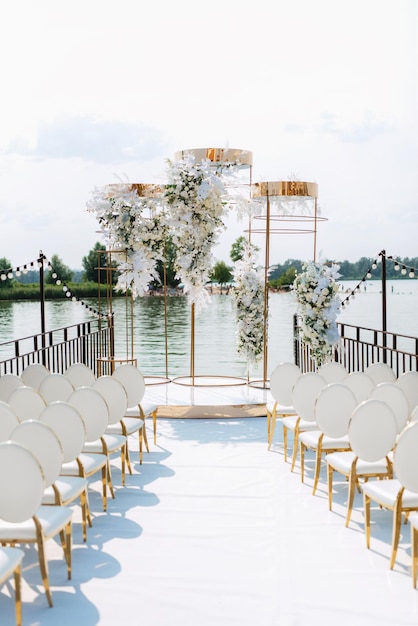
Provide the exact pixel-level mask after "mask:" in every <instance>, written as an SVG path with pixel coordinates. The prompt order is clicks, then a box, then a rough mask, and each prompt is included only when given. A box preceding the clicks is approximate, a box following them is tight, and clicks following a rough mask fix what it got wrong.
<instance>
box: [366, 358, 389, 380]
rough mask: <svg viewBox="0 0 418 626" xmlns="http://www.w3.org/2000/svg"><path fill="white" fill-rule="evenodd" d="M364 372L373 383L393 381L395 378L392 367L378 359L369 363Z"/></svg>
mask: <svg viewBox="0 0 418 626" xmlns="http://www.w3.org/2000/svg"><path fill="white" fill-rule="evenodd" d="M364 373H365V374H367V376H370V378H371V379H372V381H373V382H374V384H375V385H378V384H379V383H394V382H395V380H396V374H395V372H394V371H393V369H392V368H391V367H390V366H389V365H388V364H387V363H383V362H380V361H376V363H371V364H370V365H369V366H368V367H366V369H365V370H364Z"/></svg>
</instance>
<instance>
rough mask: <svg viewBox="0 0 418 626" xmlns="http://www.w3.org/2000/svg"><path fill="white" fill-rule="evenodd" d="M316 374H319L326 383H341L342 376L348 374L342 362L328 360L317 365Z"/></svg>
mask: <svg viewBox="0 0 418 626" xmlns="http://www.w3.org/2000/svg"><path fill="white" fill-rule="evenodd" d="M318 374H321V376H322V377H323V378H325V380H326V381H327V383H342V381H343V380H344V378H346V376H348V371H347V369H346V368H345V367H344V365H343V364H342V363H338V362H337V361H328V363H324V365H321V367H319V369H318Z"/></svg>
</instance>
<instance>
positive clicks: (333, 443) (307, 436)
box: [299, 430, 350, 451]
mask: <svg viewBox="0 0 418 626" xmlns="http://www.w3.org/2000/svg"><path fill="white" fill-rule="evenodd" d="M321 435H322V431H321V430H305V431H304V432H303V433H300V435H299V441H302V442H303V443H304V444H305V446H306V447H308V448H314V449H316V448H317V447H318V442H319V438H320V437H321ZM321 447H322V449H323V450H325V451H326V450H350V442H349V440H348V435H346V436H345V437H328V436H327V435H325V436H324V437H323V438H322V443H321Z"/></svg>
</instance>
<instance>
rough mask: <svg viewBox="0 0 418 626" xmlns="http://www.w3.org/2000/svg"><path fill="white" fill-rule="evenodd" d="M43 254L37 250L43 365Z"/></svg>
mask: <svg viewBox="0 0 418 626" xmlns="http://www.w3.org/2000/svg"><path fill="white" fill-rule="evenodd" d="M44 258H45V257H44V254H43V252H42V250H40V251H39V259H38V265H39V291H40V294H39V295H40V304H41V334H42V364H43V365H45V364H46V363H45V276H44Z"/></svg>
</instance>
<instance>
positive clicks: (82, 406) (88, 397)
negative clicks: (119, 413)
mask: <svg viewBox="0 0 418 626" xmlns="http://www.w3.org/2000/svg"><path fill="white" fill-rule="evenodd" d="M68 404H71V405H72V406H73V407H74V408H76V409H77V411H78V412H79V413H80V415H81V417H82V418H83V422H84V424H85V427H86V441H96V440H97V439H100V437H101V436H102V435H103V433H104V431H105V430H106V428H107V427H108V425H109V409H108V408H107V404H106V401H105V399H104V398H103V396H102V395H101V394H100V393H99V392H98V391H97V390H96V389H93V388H92V387H79V388H78V389H75V390H74V391H73V393H72V394H71V396H70V397H69V398H68Z"/></svg>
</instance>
